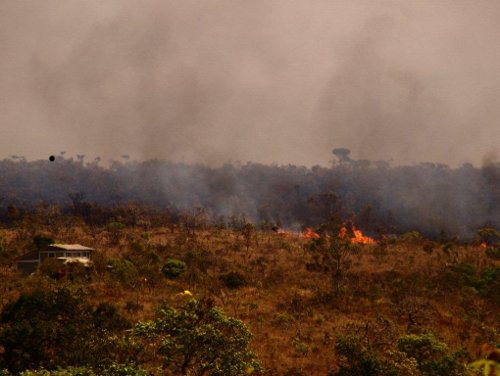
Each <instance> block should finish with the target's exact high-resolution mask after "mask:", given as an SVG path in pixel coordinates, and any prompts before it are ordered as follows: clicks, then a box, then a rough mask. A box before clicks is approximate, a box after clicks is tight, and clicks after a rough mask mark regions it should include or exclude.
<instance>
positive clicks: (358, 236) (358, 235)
mask: <svg viewBox="0 0 500 376" xmlns="http://www.w3.org/2000/svg"><path fill="white" fill-rule="evenodd" d="M352 233H353V234H354V236H353V237H352V238H351V239H350V240H351V243H354V244H375V243H376V242H375V239H373V238H370V237H369V236H365V235H363V233H362V232H361V230H357V229H356V227H354V226H352ZM339 238H341V239H346V238H347V228H345V226H344V227H342V228H341V229H340V231H339Z"/></svg>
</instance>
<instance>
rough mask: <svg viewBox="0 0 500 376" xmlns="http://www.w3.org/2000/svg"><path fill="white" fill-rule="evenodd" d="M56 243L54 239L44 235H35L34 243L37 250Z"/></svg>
mask: <svg viewBox="0 0 500 376" xmlns="http://www.w3.org/2000/svg"><path fill="white" fill-rule="evenodd" d="M53 243H54V239H52V238H50V237H48V236H44V235H35V236H34V237H33V245H34V246H35V249H37V250H42V249H44V248H45V247H47V246H49V245H51V244H53Z"/></svg>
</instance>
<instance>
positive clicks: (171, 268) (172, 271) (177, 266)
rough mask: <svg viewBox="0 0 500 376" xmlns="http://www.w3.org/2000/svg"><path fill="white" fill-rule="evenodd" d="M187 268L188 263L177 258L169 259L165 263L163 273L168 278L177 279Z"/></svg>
mask: <svg viewBox="0 0 500 376" xmlns="http://www.w3.org/2000/svg"><path fill="white" fill-rule="evenodd" d="M186 270H187V266H186V263H185V262H184V261H181V260H177V259H172V258H171V259H168V260H167V262H166V263H165V265H163V268H162V270H161V271H162V273H163V275H164V276H165V277H167V278H168V279H176V278H177V277H179V276H180V275H181V274H182V273H184V272H185V271H186Z"/></svg>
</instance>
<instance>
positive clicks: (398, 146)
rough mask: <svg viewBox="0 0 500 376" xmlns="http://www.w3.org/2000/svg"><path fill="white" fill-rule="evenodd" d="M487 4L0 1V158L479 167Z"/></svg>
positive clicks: (495, 117) (488, 139)
mask: <svg viewBox="0 0 500 376" xmlns="http://www.w3.org/2000/svg"><path fill="white" fill-rule="evenodd" d="M499 20H500V2H499V1H497V0H491V1H484V0H483V1H481V0H469V1H460V0H449V1H448V0H418V1H417V0H406V1H382V0H380V1H375V0H366V1H363V0H336V1H335V0H329V1H326V0H325V1H321V0H302V1H295V0H286V1H285V0H283V1H279V0H275V1H273V0H266V1H260V0H252V1H248V0H246V1H236V0H227V1H213V0H202V1H201V0H196V1H194V0H178V1H167V0H161V1H160V0H156V1H154V0H140V1H139V0H136V1H125V0H80V1H72V0H64V1H59V0H45V1H38V0H32V1H30V0H24V1H23V0H1V1H0V157H5V156H7V155H10V154H16V155H24V156H26V157H27V158H28V159H38V158H46V157H47V156H48V155H50V154H57V153H59V152H60V151H67V154H69V155H75V154H77V153H78V154H87V155H88V158H93V157H96V156H101V157H102V158H103V159H105V160H107V159H110V158H115V159H119V158H120V156H121V155H122V154H129V155H131V156H132V157H134V158H138V159H146V158H155V157H157V158H168V159H174V160H181V159H183V158H184V160H185V161H188V162H206V163H212V164H219V163H222V162H225V161H230V160H232V161H235V160H240V161H242V162H246V161H249V160H250V161H254V162H265V163H271V162H277V163H280V164H281V163H295V164H305V165H313V164H327V163H328V161H329V160H331V159H332V155H331V150H332V148H334V147H347V148H350V149H351V150H352V154H353V157H354V158H366V159H374V160H378V159H384V160H388V159H393V160H394V161H395V162H397V163H417V162H421V161H432V162H442V163H449V164H452V165H460V164H462V163H463V162H472V163H474V164H476V165H480V164H481V163H482V161H483V160H484V159H485V158H488V159H496V160H498V148H499V145H500V124H499V120H500V22H499Z"/></svg>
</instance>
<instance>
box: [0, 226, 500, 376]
mask: <svg viewBox="0 0 500 376" xmlns="http://www.w3.org/2000/svg"><path fill="white" fill-rule="evenodd" d="M37 234H42V235H44V236H47V237H50V238H52V239H55V240H56V241H57V242H60V243H79V244H83V245H86V246H90V247H93V248H95V249H96V251H95V254H94V256H93V262H94V266H93V268H92V270H91V271H85V270H83V269H82V270H80V269H79V268H73V270H70V271H69V272H68V273H66V274H65V275H64V276H57V273H55V272H56V271H57V268H58V266H57V265H53V264H52V265H51V264H49V263H47V265H42V267H41V268H40V270H39V271H38V272H37V273H35V274H33V275H31V276H23V275H21V274H19V273H18V272H17V271H16V270H15V268H14V267H12V262H13V260H14V258H15V257H16V256H18V255H20V254H22V253H24V252H26V251H27V250H29V249H32V248H33V244H32V243H33V241H32V239H33V237H34V236H35V235H37ZM327 238H328V237H327V236H326V235H324V234H322V235H321V237H320V238H319V239H310V238H306V237H305V236H304V234H302V233H292V232H283V233H277V232H276V231H272V230H270V231H263V230H258V229H256V228H254V227H253V226H251V225H248V226H246V227H245V226H242V227H241V228H233V229H228V228H221V227H212V226H199V228H187V227H185V226H182V225H180V224H176V225H174V224H172V225H171V226H162V227H153V226H150V225H149V226H142V227H133V228H132V227H124V226H117V225H112V226H109V225H108V226H102V227H95V226H92V227H91V226H87V225H85V224H83V223H81V222H79V221H77V220H67V219H64V218H61V219H60V221H59V222H58V223H53V224H50V225H47V224H33V223H29V224H28V223H18V224H17V225H15V226H9V227H5V228H3V229H2V230H0V240H1V250H2V253H1V256H2V259H1V260H2V266H1V268H0V281H1V282H0V286H1V287H0V296H1V298H0V308H1V307H3V306H4V305H5V304H7V303H8V302H11V301H14V300H15V299H16V298H18V297H19V295H20V294H21V293H22V292H27V291H31V290H33V289H35V288H40V287H42V288H46V289H52V288H57V287H58V286H59V287H60V286H72V287H75V286H78V287H83V288H84V289H85V291H86V292H87V293H88V296H89V299H90V300H91V302H92V303H94V304H96V305H97V304H98V303H100V302H109V303H112V304H114V305H116V306H117V307H118V311H119V312H120V313H121V314H122V315H123V316H125V317H126V318H127V319H128V320H130V321H131V322H137V321H139V320H147V319H150V318H152V317H154V314H155V308H156V307H157V306H158V305H160V304H168V305H172V306H179V305H180V304H182V302H183V301H185V300H186V299H187V297H186V296H187V295H188V294H184V295H183V294H181V293H182V292H183V291H185V290H187V291H189V292H190V293H191V294H192V297H194V298H196V299H203V298H206V297H210V298H212V299H213V300H214V301H215V304H216V305H217V306H218V307H220V308H222V309H223V310H224V312H225V313H226V314H227V315H229V316H232V317H235V318H238V319H240V320H242V321H243V323H244V324H245V325H246V326H247V327H248V328H249V330H250V332H251V333H252V334H253V337H252V341H251V346H250V347H251V349H252V350H253V351H254V352H255V353H256V354H257V356H258V358H259V359H260V361H261V363H262V365H263V367H264V368H265V372H264V374H266V375H326V374H328V372H331V371H332V370H333V371H335V370H337V369H338V367H339V364H340V363H341V362H342V361H343V358H342V357H341V356H340V355H339V352H338V351H336V350H335V343H336V340H337V339H338V338H339V336H342V335H355V336H356V337H357V338H359V339H360V341H361V343H363V346H365V348H369V349H370V351H373V352H375V353H384V352H385V351H387V350H388V349H391V348H393V347H394V346H395V344H396V342H397V340H398V338H400V337H401V336H403V335H405V334H417V335H423V334H426V333H433V334H434V335H435V336H436V338H439V340H440V341H442V342H443V343H445V344H447V346H448V348H449V352H450V353H451V352H454V351H458V350H461V349H463V350H464V351H465V353H466V354H467V355H466V358H467V359H468V360H470V361H472V360H475V359H479V358H481V357H482V356H485V355H486V354H485V352H486V351H488V349H489V347H488V346H494V345H496V344H498V343H500V329H499V325H498V323H499V322H500V309H499V307H500V278H499V277H500V273H499V271H500V262H499V260H498V258H497V257H495V254H494V252H495V249H496V252H497V254H498V248H495V246H493V245H491V246H489V245H488V246H487V245H485V244H481V243H480V241H479V240H477V241H475V242H470V243H468V244H459V243H457V242H453V241H448V242H444V243H439V242H436V241H430V240H426V239H425V238H424V237H423V236H421V235H420V234H418V233H409V234H405V235H402V236H391V237H387V238H383V239H378V240H376V243H375V244H370V245H363V244H361V245H356V246H352V247H349V248H348V250H347V251H346V254H345V255H343V256H342V258H341V259H335V257H333V258H332V255H331V253H329V252H331V248H328V246H326V245H325V244H324V241H325V239H327ZM322 242H323V243H322ZM347 242H348V240H347ZM169 259H176V260H181V261H183V262H184V263H185V265H186V270H185V271H184V272H183V273H182V274H180V275H179V276H178V277H177V278H175V279H169V278H167V277H165V275H164V274H163V273H162V268H163V266H164V265H165V263H166V262H167V261H168V260H169ZM125 260H126V262H125ZM336 260H337V261H336ZM336 262H337V263H336ZM110 266H112V267H110ZM335 270H340V272H339V273H341V274H335ZM334 275H336V276H337V277H334ZM344 360H345V359H344ZM149 362H150V363H149V364H143V366H144V367H145V368H148V367H149V368H151V367H153V366H156V365H157V364H156V363H157V362H156V361H155V360H154V359H150V360H149ZM0 369H1V367H0Z"/></svg>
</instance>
